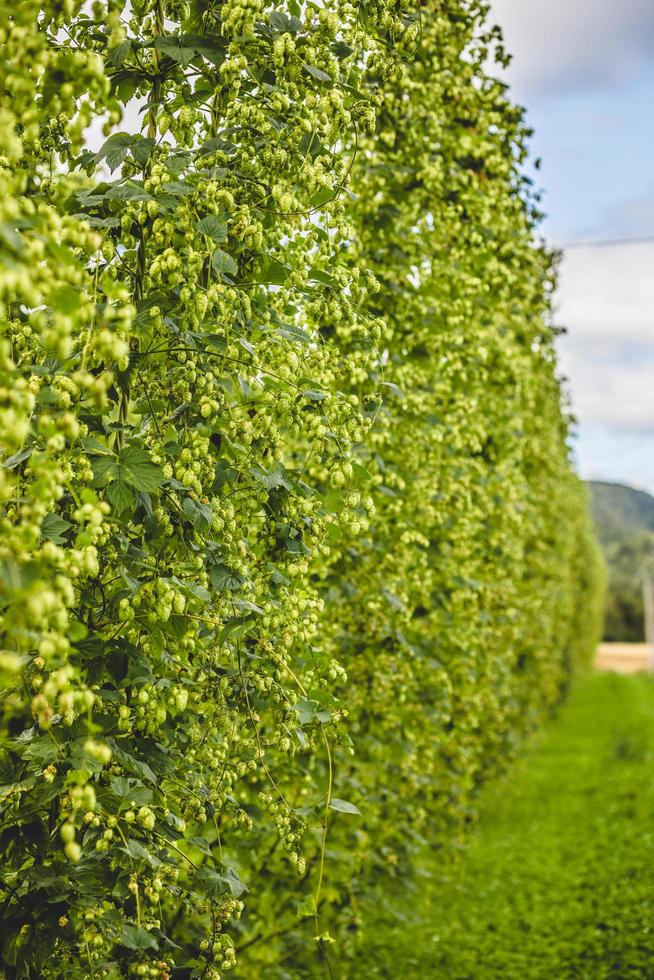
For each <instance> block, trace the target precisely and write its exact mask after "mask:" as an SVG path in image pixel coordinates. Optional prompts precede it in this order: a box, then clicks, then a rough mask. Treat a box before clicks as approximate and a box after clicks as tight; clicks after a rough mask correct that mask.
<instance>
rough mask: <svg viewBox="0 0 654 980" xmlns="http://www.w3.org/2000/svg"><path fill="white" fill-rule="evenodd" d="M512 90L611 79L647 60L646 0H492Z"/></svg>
mask: <svg viewBox="0 0 654 980" xmlns="http://www.w3.org/2000/svg"><path fill="white" fill-rule="evenodd" d="M492 16H493V18H494V19H495V20H496V22H497V23H499V24H500V26H501V27H502V28H503V29H504V33H505V38H506V42H507V47H508V50H509V51H510V52H512V53H513V55H514V59H513V64H512V66H511V69H510V72H509V78H510V80H511V82H512V83H513V85H514V86H515V88H516V90H517V92H518V96H519V97H520V98H525V97H528V96H531V95H533V94H534V93H540V92H555V93H556V92H562V91H565V90H569V89H575V90H577V91H578V90H580V89H583V88H594V87H597V86H606V85H612V84H615V83H616V82H620V81H621V80H623V79H624V78H625V77H627V76H628V75H630V74H631V73H633V71H634V70H636V69H638V68H639V67H640V66H641V65H642V64H644V63H646V62H650V63H651V61H652V52H653V51H654V3H652V0H621V2H620V3H616V2H615V0H493V4H492Z"/></svg>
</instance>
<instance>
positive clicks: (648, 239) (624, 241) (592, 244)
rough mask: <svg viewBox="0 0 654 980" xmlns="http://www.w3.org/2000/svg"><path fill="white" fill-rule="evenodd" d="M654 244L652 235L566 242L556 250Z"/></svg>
mask: <svg viewBox="0 0 654 980" xmlns="http://www.w3.org/2000/svg"><path fill="white" fill-rule="evenodd" d="M652 244H654V235H643V236H642V237H640V238H603V239H602V238H599V239H596V240H595V241H592V240H591V241H581V242H567V243H566V244H563V245H557V246H555V247H556V248H560V249H561V250H562V251H564V252H566V251H568V250H569V249H571V248H610V247H612V246H613V247H616V246H618V247H619V246H622V245H652Z"/></svg>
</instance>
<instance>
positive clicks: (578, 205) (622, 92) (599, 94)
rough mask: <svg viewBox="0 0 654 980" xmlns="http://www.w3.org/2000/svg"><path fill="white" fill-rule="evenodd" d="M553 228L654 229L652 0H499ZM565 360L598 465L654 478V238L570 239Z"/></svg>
mask: <svg viewBox="0 0 654 980" xmlns="http://www.w3.org/2000/svg"><path fill="white" fill-rule="evenodd" d="M493 14H494V17H495V20H496V21H497V22H498V23H499V24H500V25H501V26H502V27H503V28H504V33H505V38H506V43H507V47H508V49H509V50H510V51H511V52H512V53H513V63H512V65H511V68H510V69H509V71H508V73H507V80H508V81H509V82H510V83H511V86H512V89H513V94H514V97H515V98H516V99H517V100H518V101H519V102H521V103H522V104H523V105H525V106H526V107H527V109H528V120H529V123H530V124H531V126H532V127H533V128H534V129H535V135H534V139H533V142H532V146H533V151H534V156H540V157H541V158H542V161H543V162H542V168H541V170H540V172H539V174H538V181H539V184H540V185H541V186H542V187H543V189H544V191H545V195H544V201H543V207H544V209H545V211H546V212H547V218H546V221H545V224H544V226H543V231H544V233H545V235H546V237H547V238H548V240H549V241H550V242H552V243H553V244H556V245H565V244H568V243H571V242H580V241H587V240H598V239H599V240H603V239H613V238H625V237H639V236H647V235H651V236H654V2H653V0H622V2H621V3H619V4H616V3H609V2H608V0H528V2H527V0H494V2H493ZM558 319H559V322H560V323H561V324H563V325H565V326H566V327H567V328H568V334H567V336H566V337H564V338H563V339H562V340H561V342H560V358H561V368H562V372H563V373H564V374H565V375H566V376H567V377H568V378H569V384H570V388H571V391H572V399H573V405H574V408H575V413H576V416H577V419H578V422H579V426H578V434H577V438H576V441H575V453H576V457H577V461H578V466H579V470H580V472H581V474H582V476H584V477H587V478H595V479H604V480H612V481H616V482H624V483H629V484H631V485H633V486H637V487H642V488H645V489H649V490H651V491H653V492H654V244H652V245H630V246H623V247H602V248H592V249H585V248H576V249H570V250H568V251H566V252H565V257H564V261H563V265H562V269H561V285H560V290H559V311H558Z"/></svg>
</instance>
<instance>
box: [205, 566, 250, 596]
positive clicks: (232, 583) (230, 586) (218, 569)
mask: <svg viewBox="0 0 654 980" xmlns="http://www.w3.org/2000/svg"><path fill="white" fill-rule="evenodd" d="M209 581H210V582H211V584H212V585H213V587H214V589H216V590H217V591H218V592H237V591H238V589H240V588H241V587H242V586H243V585H244V584H245V582H246V578H245V576H244V575H241V573H240V572H234V571H232V569H231V568H228V567H227V565H212V566H211V568H210V569H209Z"/></svg>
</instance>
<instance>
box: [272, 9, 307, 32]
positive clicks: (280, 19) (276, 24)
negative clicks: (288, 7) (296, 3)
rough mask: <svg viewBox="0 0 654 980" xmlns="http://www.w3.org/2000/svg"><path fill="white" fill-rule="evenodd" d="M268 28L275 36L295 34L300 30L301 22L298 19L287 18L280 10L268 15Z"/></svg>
mask: <svg viewBox="0 0 654 980" xmlns="http://www.w3.org/2000/svg"><path fill="white" fill-rule="evenodd" d="M270 26H271V27H272V29H273V31H274V32H275V34H297V32H298V31H300V30H302V21H301V20H300V18H299V17H289V16H288V14H285V13H282V12H281V11H280V10H273V12H272V13H271V14H270Z"/></svg>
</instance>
